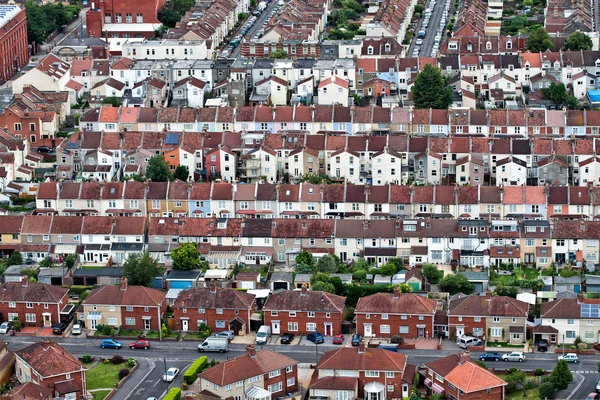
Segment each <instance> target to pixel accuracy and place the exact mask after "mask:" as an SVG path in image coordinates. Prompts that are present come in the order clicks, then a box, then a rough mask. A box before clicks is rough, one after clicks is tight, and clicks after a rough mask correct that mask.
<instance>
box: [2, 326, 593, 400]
mask: <svg viewBox="0 0 600 400" xmlns="http://www.w3.org/2000/svg"><path fill="white" fill-rule="evenodd" d="M40 340H43V338H29V337H27V338H23V337H8V336H6V337H5V341H7V342H8V343H9V349H10V350H18V349H20V348H22V347H24V346H27V345H28V344H31V343H33V342H35V341H40ZM55 341H56V342H57V343H60V344H61V345H62V346H64V347H65V348H66V349H67V350H69V352H71V353H72V354H73V355H74V356H76V357H81V356H82V355H83V354H91V355H92V356H96V357H103V358H110V357H112V356H113V355H114V354H119V355H121V356H123V357H124V358H126V359H127V358H130V357H134V358H136V359H138V360H139V362H140V367H139V368H138V370H137V371H135V372H134V373H135V379H130V380H128V381H127V382H126V385H124V386H123V387H122V388H121V389H120V390H119V391H118V392H117V393H116V395H115V396H114V397H113V399H115V400H128V399H143V398H147V397H151V396H154V397H157V398H160V397H161V396H162V395H164V394H165V393H166V392H167V390H168V389H169V388H171V387H180V386H181V384H182V382H183V379H182V375H183V372H184V371H185V369H186V368H187V367H188V366H189V365H190V364H191V363H192V362H193V361H195V360H196V358H197V357H199V356H200V355H201V353H198V352H197V342H191V341H190V342H152V347H151V348H150V349H148V350H131V349H129V348H128V347H125V348H123V349H120V350H115V349H102V348H100V339H85V338H60V337H57V338H55ZM122 342H123V343H124V344H125V346H127V344H128V342H129V341H128V340H123V341H122ZM262 348H268V349H270V350H273V351H276V352H277V353H280V354H284V355H286V356H288V357H291V358H293V359H295V360H296V361H298V362H300V363H309V364H313V363H314V362H315V360H316V358H317V357H319V358H320V357H321V355H322V354H323V353H324V352H326V351H330V350H334V349H339V346H333V345H319V346H318V347H316V348H315V346H314V345H306V346H303V345H299V346H286V345H267V346H258V348H257V349H259V350H260V349H262ZM457 351H458V350H457ZM457 351H452V350H440V351H430V350H403V351H402V352H403V353H405V354H406V355H407V357H408V363H409V364H414V365H417V366H418V365H422V364H426V363H428V362H431V361H433V360H435V359H438V358H440V357H444V356H447V355H449V354H455V353H456V352H457ZM244 353H245V345H243V344H231V345H230V350H229V352H227V353H225V354H220V353H203V354H204V355H206V356H208V358H209V359H213V358H214V359H215V360H217V361H225V360H227V359H229V358H232V357H236V356H239V355H242V354H244ZM479 355H480V353H475V352H474V353H471V359H472V360H476V359H478V358H479ZM557 357H558V354H554V353H528V354H527V360H526V361H525V362H523V363H516V362H515V363H509V362H503V361H499V362H493V361H488V362H486V364H487V367H488V368H494V367H495V368H498V369H505V368H506V369H508V368H511V367H516V368H519V369H523V370H534V369H536V368H542V369H544V370H547V371H550V370H552V369H553V368H554V366H555V365H556V361H557ZM580 359H581V361H580V362H579V363H577V364H569V368H570V369H571V370H572V371H573V372H574V373H579V374H581V376H582V377H583V378H584V379H585V380H584V383H583V384H582V385H581V387H580V388H579V389H578V391H577V392H576V395H575V396H573V397H572V398H573V399H584V398H585V397H586V396H587V394H589V393H590V392H593V391H594V390H595V386H596V383H597V382H598V379H599V377H600V374H598V373H597V365H596V363H597V362H598V357H597V356H596V355H582V356H580ZM165 361H166V367H167V368H169V367H177V368H179V369H180V371H181V372H180V375H179V377H178V379H176V380H175V382H172V383H171V384H167V383H165V382H163V381H162V379H161V378H162V374H163V373H164V370H165Z"/></svg>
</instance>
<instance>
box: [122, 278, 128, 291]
mask: <svg viewBox="0 0 600 400" xmlns="http://www.w3.org/2000/svg"><path fill="white" fill-rule="evenodd" d="M121 290H127V278H125V277H124V276H122V277H121Z"/></svg>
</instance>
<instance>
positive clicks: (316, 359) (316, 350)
mask: <svg viewBox="0 0 600 400" xmlns="http://www.w3.org/2000/svg"><path fill="white" fill-rule="evenodd" d="M318 363H319V344H318V343H317V340H316V338H315V368H316V367H317V364H318Z"/></svg>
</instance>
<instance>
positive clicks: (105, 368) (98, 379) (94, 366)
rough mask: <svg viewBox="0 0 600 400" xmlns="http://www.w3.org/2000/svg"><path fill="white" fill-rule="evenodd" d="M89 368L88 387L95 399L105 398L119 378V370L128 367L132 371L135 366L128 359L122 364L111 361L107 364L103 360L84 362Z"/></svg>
mask: <svg viewBox="0 0 600 400" xmlns="http://www.w3.org/2000/svg"><path fill="white" fill-rule="evenodd" d="M83 365H84V366H85V367H86V368H88V370H87V372H86V381H87V389H88V391H90V393H91V394H92V396H93V397H94V400H104V399H105V398H106V396H108V394H109V393H110V392H111V390H112V389H113V388H114V387H115V385H116V384H117V383H119V381H120V380H121V378H119V371H120V370H122V369H127V370H129V371H131V368H133V366H130V365H129V364H128V362H127V360H124V362H122V363H120V364H113V363H112V362H109V363H108V364H105V363H104V362H103V361H98V362H90V363H83Z"/></svg>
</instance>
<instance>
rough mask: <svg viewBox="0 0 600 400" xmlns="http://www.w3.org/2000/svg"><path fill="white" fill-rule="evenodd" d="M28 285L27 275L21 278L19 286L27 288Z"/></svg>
mask: <svg viewBox="0 0 600 400" xmlns="http://www.w3.org/2000/svg"><path fill="white" fill-rule="evenodd" d="M28 284H29V277H28V276H27V275H23V276H22V277H21V286H23V287H27V285H28Z"/></svg>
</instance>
